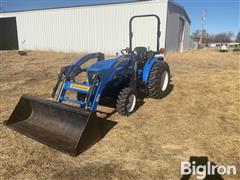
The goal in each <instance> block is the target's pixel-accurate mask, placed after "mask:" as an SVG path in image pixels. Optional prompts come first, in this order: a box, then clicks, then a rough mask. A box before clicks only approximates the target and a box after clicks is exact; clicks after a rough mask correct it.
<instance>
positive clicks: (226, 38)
mask: <svg viewBox="0 0 240 180" xmlns="http://www.w3.org/2000/svg"><path fill="white" fill-rule="evenodd" d="M233 35H234V34H233V33H232V32H228V33H226V32H225V33H219V34H216V35H215V38H214V41H215V42H216V43H228V42H232V37H233Z"/></svg>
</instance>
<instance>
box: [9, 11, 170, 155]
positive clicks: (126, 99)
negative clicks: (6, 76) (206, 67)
mask: <svg viewBox="0 0 240 180" xmlns="http://www.w3.org/2000/svg"><path fill="white" fill-rule="evenodd" d="M147 17H148V18H156V20H157V41H156V42H157V49H156V51H152V50H147V48H146V47H135V48H134V49H133V47H132V39H133V32H132V22H133V20H134V19H136V18H147ZM129 31H130V33H129V34H130V38H129V42H130V45H129V48H126V49H123V50H122V51H121V53H122V55H120V56H117V57H114V58H110V59H105V57H104V54H103V53H100V52H99V53H91V54H87V55H85V56H83V57H81V58H80V59H79V60H78V61H76V62H75V63H73V64H71V65H69V66H66V67H63V68H61V70H60V72H59V74H58V80H57V83H56V85H55V87H54V88H53V90H52V93H51V97H52V99H53V100H45V99H42V98H39V97H34V96H31V95H23V96H22V97H21V99H20V100H19V102H18V104H17V106H16V108H15V109H14V111H13V112H12V114H11V116H10V118H9V119H8V120H7V121H6V125H7V127H9V128H12V129H14V130H16V131H18V132H20V133H22V134H24V135H26V136H28V137H30V138H32V139H35V140H37V141H39V142H41V143H43V144H46V145H48V146H51V147H53V148H55V149H58V150H60V151H63V152H66V153H69V154H71V155H73V156H77V155H78V154H80V153H81V152H83V151H84V150H86V149H88V148H89V147H90V146H91V145H93V144H94V143H96V142H97V141H98V140H99V139H100V138H101V128H100V126H99V119H98V117H97V115H96V110H97V106H98V105H106V102H110V101H111V102H113V103H114V106H113V107H115V108H116V110H117V112H118V113H119V114H121V115H124V116H129V115H130V114H132V113H133V112H134V111H135V107H136V104H137V103H138V100H139V99H140V97H150V98H161V97H163V96H164V94H166V92H167V90H168V87H169V81H170V70H169V66H168V64H167V63H166V62H165V61H164V57H163V56H162V55H161V53H160V48H159V47H160V46H159V39H160V19H159V17H158V16H157V15H140V16H134V17H132V18H131V19H130V22H129ZM93 59H95V60H96V63H93V64H91V65H89V66H87V67H86V68H84V67H83V65H85V64H87V63H89V62H90V61H91V60H93ZM84 73H85V74H86V79H85V81H83V82H79V81H77V80H76V79H77V77H79V76H80V75H82V74H84ZM69 91H71V92H75V93H76V96H75V98H70V97H68V95H67V93H68V92H69Z"/></svg>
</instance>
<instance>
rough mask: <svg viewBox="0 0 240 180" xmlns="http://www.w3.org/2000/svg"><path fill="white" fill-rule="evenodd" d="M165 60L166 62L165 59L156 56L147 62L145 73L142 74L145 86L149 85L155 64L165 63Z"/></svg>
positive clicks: (144, 68)
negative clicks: (158, 62) (157, 62)
mask: <svg viewBox="0 0 240 180" xmlns="http://www.w3.org/2000/svg"><path fill="white" fill-rule="evenodd" d="M163 60H164V59H163V57H157V56H155V57H153V58H151V59H149V60H148V61H147V62H146V64H145V65H144V67H143V73H142V80H143V82H144V83H145V84H148V78H149V74H150V71H151V69H152V66H153V65H154V64H155V62H156V61H163Z"/></svg>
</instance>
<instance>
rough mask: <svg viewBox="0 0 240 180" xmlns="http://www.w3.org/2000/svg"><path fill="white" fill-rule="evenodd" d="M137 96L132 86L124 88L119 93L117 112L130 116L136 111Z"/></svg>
mask: <svg viewBox="0 0 240 180" xmlns="http://www.w3.org/2000/svg"><path fill="white" fill-rule="evenodd" d="M136 103H137V96H136V94H135V93H134V90H133V89H132V88H129V87H127V88H124V89H122V90H121V92H120V93H119V95H118V99H117V105H116V106H117V112H118V113H119V114H121V115H123V116H129V115H130V114H132V113H133V112H134V109H135V107H136Z"/></svg>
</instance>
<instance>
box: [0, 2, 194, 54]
mask: <svg viewBox="0 0 240 180" xmlns="http://www.w3.org/2000/svg"><path fill="white" fill-rule="evenodd" d="M144 14H156V15H158V16H159V17H160V20H161V27H160V31H161V38H160V47H162V48H165V49H166V50H167V51H184V50H186V49H188V48H189V29H190V24H191V21H190V19H189V17H188V15H187V13H186V11H185V10H184V8H183V7H182V6H180V5H178V4H176V3H174V2H173V1H171V0H152V1H141V2H131V3H119V4H102V5H94V6H93V5H89V6H79V7H67V8H66V7H65V8H55V9H43V10H32V11H21V12H8V13H0V36H1V38H0V41H1V42H0V49H1V50H4V49H28V50H51V51H65V52H80V51H81V52H89V51H102V52H105V53H111V54H112V53H115V52H117V51H119V50H121V49H123V48H125V47H128V36H129V28H128V22H129V19H130V18H131V17H132V16H134V15H144ZM133 31H134V38H133V42H134V44H133V45H134V46H146V47H150V48H151V49H153V50H154V49H155V48H156V33H157V32H156V20H155V19H153V18H150V17H149V18H143V19H138V20H137V21H135V22H134V26H133Z"/></svg>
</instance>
